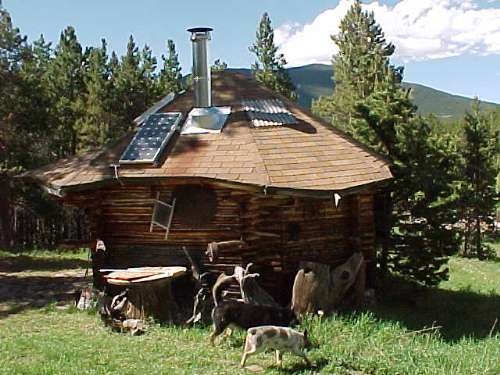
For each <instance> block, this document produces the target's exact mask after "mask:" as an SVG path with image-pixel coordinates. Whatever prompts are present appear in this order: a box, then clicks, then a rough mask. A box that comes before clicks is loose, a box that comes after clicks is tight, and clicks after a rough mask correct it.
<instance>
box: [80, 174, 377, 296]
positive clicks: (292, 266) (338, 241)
mask: <svg viewBox="0 0 500 375" xmlns="http://www.w3.org/2000/svg"><path fill="white" fill-rule="evenodd" d="M204 186H206V187H208V188H210V189H213V191H215V193H216V197H217V208H216V211H215V215H214V216H213V218H212V219H211V220H210V221H209V222H207V223H205V224H201V225H197V226H196V227H189V226H187V225H185V224H183V223H182V222H181V221H180V220H179V219H178V217H177V216H178V214H177V215H176V213H175V212H174V216H173V222H172V226H171V228H170V232H169V236H168V239H165V231H164V229H162V228H160V227H157V226H155V227H154V230H153V232H150V231H149V228H150V221H151V215H152V212H153V199H154V198H155V197H156V194H157V192H160V193H161V197H162V200H165V201H169V200H170V199H171V197H172V191H173V190H174V189H175V187H176V184H174V183H162V184H157V185H154V186H147V185H127V186H114V187H108V188H103V189H101V190H100V191H99V192H98V193H97V194H96V193H95V192H94V193H93V195H92V197H91V196H88V197H84V196H83V195H82V194H80V195H79V196H78V197H73V200H75V199H77V198H78V199H80V204H84V203H82V202H85V201H87V202H92V208H91V209H90V211H91V213H92V215H91V218H92V220H93V235H94V237H95V238H100V239H103V240H104V241H105V243H106V245H107V252H108V257H107V263H108V266H109V267H116V268H121V267H132V266H145V265H149V266H160V265H187V264H188V263H187V260H186V258H185V257H184V255H183V253H182V246H186V247H187V248H188V249H189V250H190V252H191V253H192V254H193V255H194V256H195V257H197V258H198V259H199V260H201V263H202V264H203V265H204V266H205V267H206V268H207V269H210V270H216V271H225V272H226V273H232V271H233V268H234V266H235V265H245V264H246V263H248V262H253V263H255V264H256V268H255V271H256V272H260V273H261V274H262V277H261V280H260V282H261V284H262V285H263V287H264V288H265V289H267V290H268V291H269V292H271V293H272V294H273V295H274V296H275V297H276V298H277V299H278V300H279V301H281V302H283V303H286V302H287V301H289V300H290V299H289V298H290V295H291V287H292V282H293V277H294V275H295V272H296V270H297V268H298V264H299V262H300V261H302V260H309V261H315V262H321V263H327V264H332V265H337V264H340V263H342V262H343V261H345V260H346V259H347V258H348V257H349V256H350V255H351V254H352V252H353V250H354V249H360V250H361V251H363V253H364V255H365V258H366V259H368V261H373V260H374V259H375V249H374V225H373V207H372V206H373V198H372V197H373V195H372V194H371V193H368V192H367V193H365V194H361V195H352V196H344V197H342V199H341V201H340V205H339V207H335V205H334V203H333V200H331V199H315V198H302V197H289V196H277V195H273V196H269V195H267V196H266V195H262V194H259V195H257V194H255V193H252V192H248V191H243V190H236V189H232V188H228V187H220V186H217V185H206V184H205V185H204ZM240 239H242V240H243V241H245V242H246V243H247V244H248V247H246V248H245V250H244V251H243V252H241V251H239V252H235V253H234V254H225V256H224V257H222V258H218V259H217V260H216V261H215V262H214V263H210V262H209V261H208V258H207V256H206V255H205V250H206V248H207V245H208V243H210V242H214V241H215V242H220V241H228V240H240Z"/></svg>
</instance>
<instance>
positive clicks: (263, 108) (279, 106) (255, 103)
mask: <svg viewBox="0 0 500 375" xmlns="http://www.w3.org/2000/svg"><path fill="white" fill-rule="evenodd" d="M241 104H242V105H243V108H244V110H245V111H246V112H247V113H248V116H249V117H250V120H251V121H252V124H253V126H256V127H260V126H276V125H285V124H296V123H297V120H296V119H295V117H293V115H292V114H291V113H290V111H288V110H287V109H286V108H285V105H284V104H283V102H282V101H281V100H279V99H259V100H249V99H244V100H242V101H241Z"/></svg>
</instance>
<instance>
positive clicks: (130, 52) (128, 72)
mask: <svg viewBox="0 0 500 375" xmlns="http://www.w3.org/2000/svg"><path fill="white" fill-rule="evenodd" d="M113 76H114V78H113V83H114V86H113V88H114V90H115V94H114V105H115V106H116V111H117V112H116V114H117V116H118V119H119V122H118V128H116V129H114V132H115V133H116V134H117V135H121V134H123V133H124V132H126V131H128V130H131V129H132V128H133V127H134V124H133V120H134V118H136V117H137V116H138V115H140V114H141V113H142V112H144V110H145V109H146V108H147V106H148V104H149V103H148V101H149V97H148V93H147V89H146V81H145V79H144V76H145V70H144V67H143V66H141V54H140V53H139V49H138V47H137V46H136V44H135V42H134V38H133V37H132V36H130V38H129V41H128V44H127V53H126V54H125V56H123V57H122V59H121V63H120V65H119V68H118V69H116V70H115V72H114V73H113Z"/></svg>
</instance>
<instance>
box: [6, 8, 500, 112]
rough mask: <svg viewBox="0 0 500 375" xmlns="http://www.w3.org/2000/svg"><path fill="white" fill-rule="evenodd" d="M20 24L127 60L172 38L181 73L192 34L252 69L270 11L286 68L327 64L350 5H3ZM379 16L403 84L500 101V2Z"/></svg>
mask: <svg viewBox="0 0 500 375" xmlns="http://www.w3.org/2000/svg"><path fill="white" fill-rule="evenodd" d="M0 2H2V3H3V7H4V8H5V9H7V11H9V12H10V14H11V16H12V19H13V22H14V25H15V26H17V27H19V28H20V30H21V33H22V34H25V35H27V36H28V38H29V39H30V40H31V41H33V40H34V39H37V38H38V37H39V36H40V34H43V35H44V37H45V39H46V40H49V41H53V42H55V43H57V40H58V39H59V35H60V33H61V31H62V30H63V29H64V28H65V27H66V26H68V25H71V26H73V27H75V29H76V32H77V35H78V38H79V40H80V43H81V44H82V45H84V46H92V45H93V46H98V45H100V41H101V39H102V38H105V39H106V41H107V42H108V48H109V50H115V51H116V52H117V53H118V54H123V53H124V51H125V47H126V44H127V40H128V37H129V35H131V34H132V35H133V36H134V38H135V40H136V41H137V43H138V44H139V45H140V46H143V45H144V44H148V45H149V46H150V47H151V48H152V49H153V52H154V54H155V55H156V56H157V57H160V56H161V55H162V54H163V53H165V49H166V47H165V45H166V40H167V39H172V40H174V42H175V43H176V47H177V51H178V52H179V58H180V61H181V64H182V67H183V73H185V74H186V73H188V72H189V71H190V67H191V45H190V41H189V34H188V33H187V32H186V29H187V28H189V27H194V26H209V27H213V28H214V31H213V34H212V41H211V44H210V56H211V57H210V60H211V61H213V60H215V59H216V58H220V59H221V60H222V61H225V62H227V63H228V65H229V66H230V67H249V66H250V64H251V63H252V62H253V60H254V58H253V55H252V54H251V53H250V52H249V51H248V47H249V46H250V45H251V44H252V43H253V41H254V39H255V31H256V29H257V25H258V22H259V19H260V17H261V16H262V14H263V13H264V12H268V13H269V15H270V17H271V20H272V24H273V27H274V29H275V40H276V42H277V44H278V45H279V47H280V51H281V52H282V53H284V55H285V58H286V59H287V61H288V62H289V65H288V66H300V65H305V64H310V63H325V64H330V63H331V58H332V56H333V55H334V54H335V52H336V47H335V44H334V43H333V42H332V41H331V39H330V35H332V34H335V33H337V32H338V25H339V22H340V19H341V18H342V17H343V15H344V14H345V12H346V11H347V9H348V7H349V6H350V4H351V3H352V0H338V1H333V0H330V1H327V0H307V1H304V0H286V1H285V0H254V1H248V0H246V1H241V0H231V1H228V0H210V1H207V0H190V1H175V2H174V1H171V0H140V1H130V0H85V1H74V0H43V1H42V0H3V1H2V0H0ZM363 4H364V5H363V6H364V8H365V9H367V10H369V11H373V12H374V14H375V18H376V20H377V21H378V22H379V23H380V25H381V26H382V29H383V30H384V32H385V34H386V39H387V40H389V41H391V42H393V43H394V44H395V46H396V52H395V55H394V57H393V62H394V63H395V64H396V65H404V67H405V81H408V82H415V83H420V84H424V85H427V86H430V87H433V88H436V89H440V90H443V91H447V92H450V93H453V94H458V95H465V96H469V97H473V96H478V97H479V98H480V99H481V100H485V101H493V102H497V103H500V0H399V1H397V0H376V1H370V0H365V1H363Z"/></svg>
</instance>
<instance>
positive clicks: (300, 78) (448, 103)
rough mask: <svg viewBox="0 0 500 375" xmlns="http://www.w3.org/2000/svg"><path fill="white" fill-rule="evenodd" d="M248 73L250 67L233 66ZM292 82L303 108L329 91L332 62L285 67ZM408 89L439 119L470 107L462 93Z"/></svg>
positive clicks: (422, 108)
mask: <svg viewBox="0 0 500 375" xmlns="http://www.w3.org/2000/svg"><path fill="white" fill-rule="evenodd" d="M236 70H238V71H240V72H242V73H246V74H250V69H236ZM287 71H288V74H289V75H290V78H291V79H292V81H293V83H294V84H295V87H296V91H297V95H298V101H299V103H300V104H301V105H303V106H304V107H306V108H310V107H311V102H312V100H313V99H316V98H318V97H320V96H327V95H331V94H332V89H333V80H332V67H331V65H324V64H311V65H305V66H299V67H295V68H288V69H287ZM403 87H407V88H410V89H411V90H412V91H411V95H412V98H413V102H414V104H416V105H417V106H418V112H419V113H420V114H422V115H428V114H430V113H433V114H434V115H436V116H437V117H439V118H441V119H458V118H461V117H462V116H463V115H464V113H465V112H466V111H468V110H470V109H471V105H472V100H473V99H471V98H466V97H464V96H459V95H453V94H449V93H447V92H444V91H440V90H436V89H433V88H431V87H427V86H424V85H421V84H418V83H410V82H404V83H403ZM489 108H500V105H499V104H495V103H488V102H482V109H489Z"/></svg>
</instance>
